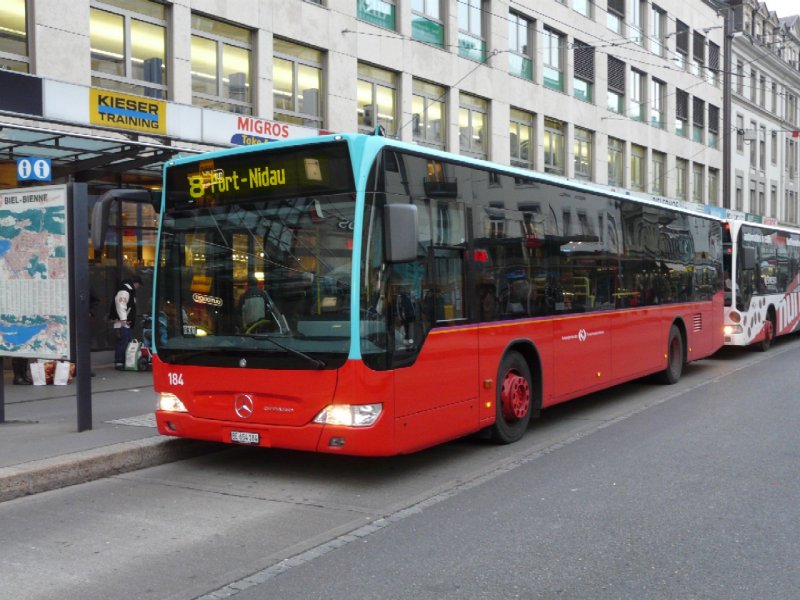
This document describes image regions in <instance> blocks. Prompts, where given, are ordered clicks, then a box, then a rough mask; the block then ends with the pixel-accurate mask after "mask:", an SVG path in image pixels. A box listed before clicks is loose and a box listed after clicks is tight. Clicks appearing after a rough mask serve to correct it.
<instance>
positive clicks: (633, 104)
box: [628, 69, 647, 121]
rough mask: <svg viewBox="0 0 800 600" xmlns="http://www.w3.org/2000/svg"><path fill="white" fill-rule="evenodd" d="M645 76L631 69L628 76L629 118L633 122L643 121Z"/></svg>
mask: <svg viewBox="0 0 800 600" xmlns="http://www.w3.org/2000/svg"><path fill="white" fill-rule="evenodd" d="M646 79H647V78H646V76H645V74H644V73H642V72H641V71H637V70H636V69H631V75H630V82H631V87H630V91H629V93H630V114H629V115H628V116H630V118H631V119H634V120H635V121H644V83H645V80H646Z"/></svg>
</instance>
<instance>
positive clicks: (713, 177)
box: [708, 167, 719, 206]
mask: <svg viewBox="0 0 800 600" xmlns="http://www.w3.org/2000/svg"><path fill="white" fill-rule="evenodd" d="M708 203H709V204H711V205H712V206H719V170H718V169H712V168H711V167H709V169H708Z"/></svg>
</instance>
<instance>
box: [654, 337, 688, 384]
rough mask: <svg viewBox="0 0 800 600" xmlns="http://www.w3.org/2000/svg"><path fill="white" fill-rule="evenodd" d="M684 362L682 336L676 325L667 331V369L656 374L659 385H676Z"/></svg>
mask: <svg viewBox="0 0 800 600" xmlns="http://www.w3.org/2000/svg"><path fill="white" fill-rule="evenodd" d="M685 361H686V359H685V357H684V354H683V335H681V330H680V329H679V328H678V326H677V325H673V326H672V327H671V328H670V330H669V339H668V341H667V368H666V369H664V370H663V371H661V373H659V374H658V379H659V381H661V383H665V384H667V385H672V384H673V383H678V380H679V379H680V378H681V374H682V373H683V364H684V362H685Z"/></svg>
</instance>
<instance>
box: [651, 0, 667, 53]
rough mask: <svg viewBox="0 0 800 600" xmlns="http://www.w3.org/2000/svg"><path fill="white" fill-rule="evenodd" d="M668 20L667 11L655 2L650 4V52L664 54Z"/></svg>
mask: <svg viewBox="0 0 800 600" xmlns="http://www.w3.org/2000/svg"><path fill="white" fill-rule="evenodd" d="M666 22H667V13H665V12H664V11H663V10H661V9H660V8H659V7H657V6H656V5H655V4H652V5H651V6H650V52H652V53H653V54H656V55H658V56H664V46H665V44H664V36H665V35H666V33H665V28H666Z"/></svg>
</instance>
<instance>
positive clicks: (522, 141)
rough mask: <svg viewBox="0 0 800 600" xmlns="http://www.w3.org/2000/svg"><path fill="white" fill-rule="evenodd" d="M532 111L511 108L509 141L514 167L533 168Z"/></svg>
mask: <svg viewBox="0 0 800 600" xmlns="http://www.w3.org/2000/svg"><path fill="white" fill-rule="evenodd" d="M533 119H534V116H533V114H532V113H529V112H526V111H524V110H518V109H516V108H512V109H511V119H510V122H509V139H510V141H511V164H512V165H513V166H515V167H522V168H524V169H533V168H534V164H533V159H534V152H533V149H534V143H533V124H534V121H533Z"/></svg>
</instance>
